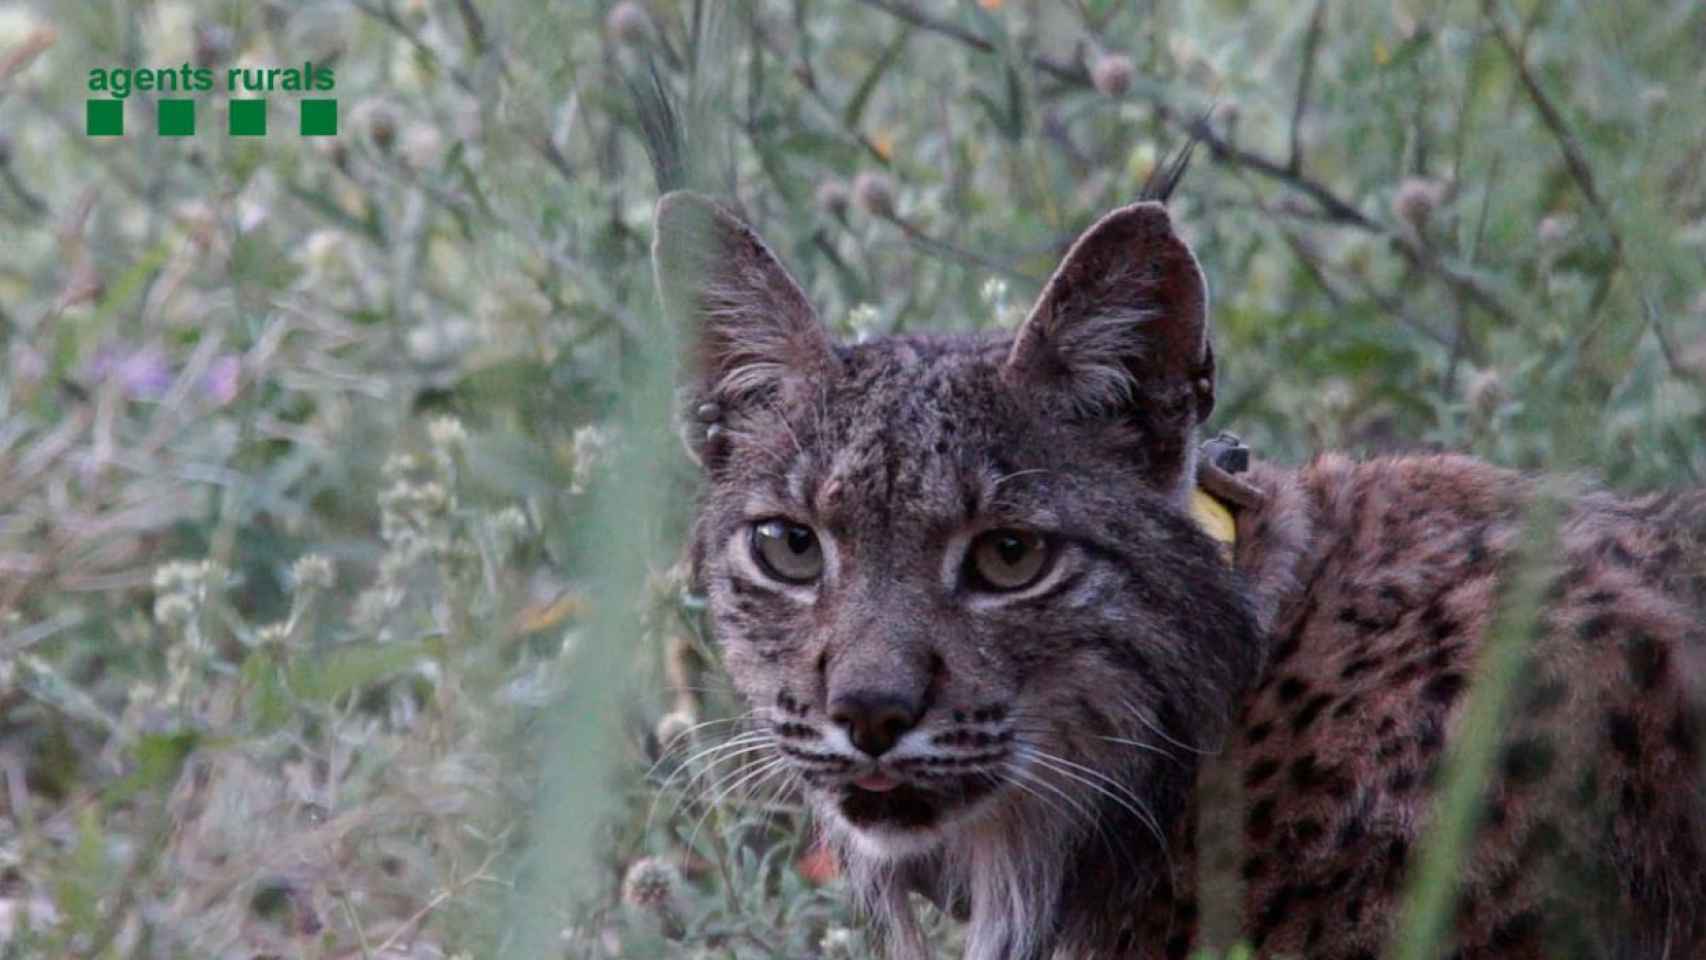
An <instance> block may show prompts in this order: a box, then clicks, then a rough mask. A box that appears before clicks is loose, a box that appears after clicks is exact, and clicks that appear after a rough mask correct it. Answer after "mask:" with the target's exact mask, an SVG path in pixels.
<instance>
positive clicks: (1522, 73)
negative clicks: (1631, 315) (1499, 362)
mask: <svg viewBox="0 0 1706 960" xmlns="http://www.w3.org/2000/svg"><path fill="white" fill-rule="evenodd" d="M1481 8H1482V11H1483V13H1484V14H1485V16H1486V18H1487V23H1488V24H1489V25H1490V26H1491V27H1492V30H1493V37H1494V39H1496V40H1497V41H1498V42H1499V46H1500V47H1501V48H1503V49H1504V52H1505V55H1506V56H1507V57H1509V58H1510V61H1511V65H1512V66H1513V67H1514V68H1515V69H1516V74H1517V79H1518V80H1519V81H1521V83H1522V88H1523V91H1524V92H1525V93H1527V94H1528V99H1529V102H1530V103H1532V104H1534V109H1535V111H1536V112H1537V113H1539V114H1540V120H1541V122H1542V123H1544V124H1545V126H1546V129H1547V131H1548V132H1550V133H1551V134H1552V139H1553V140H1554V141H1556V142H1557V144H1558V152H1559V153H1561V154H1562V155H1563V157H1564V167H1565V168H1566V169H1567V170H1569V172H1570V179H1572V180H1574V181H1575V183H1576V188H1577V189H1579V190H1580V191H1581V192H1582V196H1583V197H1585V198H1586V199H1587V202H1588V206H1590V207H1592V208H1593V211H1594V213H1595V214H1596V215H1598V217H1599V218H1600V221H1601V222H1602V223H1603V224H1604V226H1605V232H1606V236H1607V237H1608V238H1609V239H1610V241H1611V265H1610V266H1609V267H1608V268H1607V269H1606V271H1605V274H1604V275H1603V276H1601V277H1600V281H1599V285H1598V286H1597V287H1596V288H1595V290H1594V293H1593V297H1592V299H1591V301H1590V303H1589V306H1588V316H1589V317H1590V318H1592V317H1596V316H1598V314H1599V312H1600V310H1601V309H1602V308H1603V307H1604V305H1605V301H1606V300H1607V299H1608V298H1609V296H1610V293H1611V284H1612V282H1613V281H1614V279H1615V277H1616V275H1617V272H1618V271H1619V270H1623V271H1626V272H1627V273H1628V274H1629V279H1630V282H1631V283H1633V284H1634V285H1635V299H1636V300H1637V301H1639V303H1640V304H1641V312H1642V314H1643V315H1644V319H1645V320H1646V323H1647V326H1648V327H1649V328H1651V329H1652V331H1653V336H1654V338H1655V339H1656V340H1658V343H1659V353H1660V354H1661V355H1663V357H1664V361H1665V366H1666V367H1667V368H1669V370H1670V372H1671V375H1672V376H1675V377H1677V378H1679V379H1683V380H1690V381H1693V380H1696V379H1697V378H1698V375H1697V374H1695V373H1694V372H1693V371H1691V370H1689V369H1688V367H1686V366H1685V365H1683V363H1682V362H1681V358H1680V357H1679V356H1678V355H1677V352H1676V349H1675V344H1674V343H1672V342H1671V339H1670V332H1669V331H1668V330H1666V329H1665V327H1664V320H1663V318H1661V317H1660V316H1659V312H1658V310H1657V309H1656V308H1655V307H1654V306H1653V303H1652V300H1651V298H1650V297H1649V296H1648V295H1647V291H1646V289H1645V287H1644V284H1643V283H1642V281H1641V277H1640V274H1639V273H1638V272H1637V271H1636V269H1635V267H1634V265H1633V264H1631V263H1630V262H1629V257H1628V255H1627V252H1626V251H1625V248H1624V243H1623V231H1622V229H1621V228H1620V227H1619V226H1618V223H1617V217H1616V216H1615V215H1614V214H1613V213H1612V211H1611V208H1610V207H1609V206H1608V205H1607V204H1606V202H1605V198H1604V197H1603V195H1601V193H1600V192H1599V183H1598V181H1597V180H1596V179H1595V178H1594V173H1593V167H1592V166H1590V165H1589V164H1588V160H1587V156H1586V155H1585V154H1584V153H1583V152H1582V148H1581V145H1580V144H1579V143H1578V142H1577V141H1576V137H1575V135H1574V134H1573V133H1572V132H1571V131H1570V126H1569V123H1568V122H1567V121H1565V119H1564V114H1563V112H1562V111H1560V110H1559V109H1558V107H1557V105H1556V104H1554V103H1553V102H1552V98H1551V97H1548V96H1547V95H1546V91H1545V89H1543V88H1542V87H1541V86H1540V81H1539V79H1537V78H1536V77H1535V76H1534V71H1533V70H1530V69H1529V66H1528V58H1527V56H1526V55H1525V53H1524V51H1523V48H1522V46H1519V45H1518V43H1517V41H1516V39H1515V38H1514V37H1512V35H1511V32H1510V29H1509V28H1508V27H1507V26H1506V25H1505V21H1504V17H1503V16H1502V15H1501V13H1500V10H1499V0H1482V3H1481ZM1603 326H1604V324H1603V323H1600V322H1598V321H1592V322H1590V325H1589V326H1588V328H1587V330H1585V331H1584V332H1583V333H1582V335H1581V337H1580V339H1579V346H1580V347H1581V348H1584V349H1585V348H1586V347H1587V346H1588V345H1589V344H1591V343H1592V342H1593V340H1594V339H1595V337H1597V336H1598V334H1599V332H1600V330H1601V329H1603Z"/></svg>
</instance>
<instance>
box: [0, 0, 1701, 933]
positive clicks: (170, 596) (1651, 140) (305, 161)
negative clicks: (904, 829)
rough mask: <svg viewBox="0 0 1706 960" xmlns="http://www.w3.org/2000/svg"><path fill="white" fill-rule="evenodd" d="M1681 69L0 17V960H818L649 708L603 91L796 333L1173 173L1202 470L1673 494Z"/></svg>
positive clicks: (1586, 43)
mask: <svg viewBox="0 0 1706 960" xmlns="http://www.w3.org/2000/svg"><path fill="white" fill-rule="evenodd" d="M1702 49H1706V8H1703V7H1702V6H1701V5H1700V4H1699V3H1696V2H1693V0H1650V2H1647V3H1642V4H1633V5H1614V4H1594V3H1585V2H1570V0H1560V2H1516V0H1486V2H1432V3H1424V2H1421V0H1390V2H1380V3H1372V4H1365V3H1352V2H1336V3H1326V2H1315V3H1285V2H1279V0H1248V2H1232V0H1216V2H1211V3H1185V2H1178V0H1168V2H1161V0H1146V2H1132V3H1121V2H1116V0H1073V2H1070V3H1054V2H1050V0H1005V2H1003V0H979V2H948V0H862V2H859V3H852V2H847V3H835V4H831V3H826V2H822V0H816V2H813V0H791V2H790V0H763V2H751V3H746V2H730V3H726V4H712V3H699V2H694V0H680V2H675V0H650V2H623V3H619V4H615V5H610V4H604V3H590V2H583V3H573V4H535V3H531V2H525V0H302V2H285V0H199V2H191V0H160V2H127V0H99V2H89V3H62V2H49V0H38V2H25V3H16V2H14V3H5V4H0V346H3V348H4V349H3V351H0V956H8V957H9V956H19V957H24V956H50V955H51V956H87V957H95V956H114V957H118V956H125V957H155V956H160V957H177V956H221V957H223V956H230V957H251V956H274V955H276V956H311V957H363V956H366V957H379V956H393V957H404V956H407V957H439V956H452V955H464V956H469V957H485V956H496V955H513V956H540V955H546V954H562V955H567V956H576V957H594V956H611V955H619V956H630V957H655V956H666V955H678V954H679V955H684V956H719V957H728V956H738V957H771V956H775V957H783V956H786V957H808V956H836V957H850V956H859V955H863V952H864V948H863V947H862V946H860V943H861V941H860V936H861V934H860V933H859V928H858V925H857V923H856V921H855V919H854V918H853V917H852V916H851V915H850V914H849V913H848V911H847V908H846V907H845V905H844V904H843V903H842V902H841V899H840V898H839V896H838V895H837V893H836V890H835V885H834V883H833V882H831V883H829V884H828V885H827V886H825V885H823V883H822V881H824V880H825V877H824V875H823V872H822V869H821V867H822V865H821V863H818V862H817V861H815V860H814V859H813V856H812V854H811V853H810V851H809V849H808V844H807V841H806V840H805V838H804V834H803V832H802V830H803V824H802V821H801V817H800V812H799V810H798V809H797V806H796V804H795V802H794V800H793V799H792V798H791V797H789V796H787V795H785V794H778V795H776V796H767V795H765V792H764V791H756V790H753V789H751V787H752V786H753V785H754V783H755V782H761V781H762V780H763V778H762V777H760V776H756V775H754V776H750V777H749V776H748V771H747V769H746V768H745V767H742V766H741V765H740V763H741V758H740V755H739V754H738V753H735V752H734V751H735V750H736V749H738V748H739V745H740V744H739V742H738V741H732V740H728V739H727V738H726V737H725V736H723V735H722V733H720V731H726V730H728V729H731V728H730V727H729V726H727V725H726V724H727V723H728V722H730V721H728V720H725V719H719V718H723V717H727V716H729V715H728V714H726V713H718V712H717V711H718V710H725V711H726V710H730V709H733V708H732V707H730V706H729V705H728V704H727V700H726V698H724V697H721V696H718V695H715V693H716V688H717V687H718V686H719V685H718V684H717V683H716V681H715V675H714V672H713V673H712V674H711V675H709V676H708V677H707V678H706V680H705V681H704V682H705V683H707V684H709V685H710V687H711V688H712V694H713V695H710V696H705V697H694V698H684V699H681V700H680V701H679V702H673V703H672V702H671V701H670V700H668V698H667V697H666V695H665V694H664V692H663V685H662V684H661V683H660V682H659V677H660V676H661V675H662V674H663V673H664V672H666V671H667V670H669V669H670V668H671V663H670V662H669V661H668V660H667V658H665V657H664V656H663V652H664V651H665V650H666V649H670V648H672V647H673V648H675V649H678V650H686V649H698V650H700V651H701V652H703V651H704V645H703V639H704V638H702V637H700V636H699V635H698V632H697V629H696V616H695V611H694V608H693V604H692V598H691V597H683V596H681V592H680V589H679V584H678V582H677V581H676V580H675V579H674V577H673V575H672V574H671V572H670V570H671V564H672V561H673V560H674V550H675V547H676V545H677V543H678V541H679V525H680V518H681V516H682V511H683V502H684V493H685V491H687V490H688V489H689V485H688V480H689V478H688V476H687V473H686V470H685V466H684V464H683V463H681V462H680V457H678V456H675V455H674V454H673V452H671V453H669V454H668V455H666V454H665V453H664V452H663V451H664V448H663V447H662V446H661V443H662V441H661V439H660V436H661V434H662V433H663V431H664V427H665V426H666V425H665V423H664V420H665V419H666V418H665V414H664V411H663V410H662V404H661V402H660V401H659V399H658V398H659V396H660V395H661V391H660V389H658V387H659V383H658V381H657V371H658V369H659V368H658V366H657V364H656V363H654V362H652V361H655V360H657V359H659V358H657V357H656V356H655V353H656V351H655V350H654V349H653V348H654V347H655V345H656V344H657V343H658V342H659V340H660V338H659V337H658V336H657V332H656V328H655V326H654V324H655V323H656V322H657V320H656V317H655V313H656V311H655V309H654V301H653V294H652V289H651V281H650V275H649V272H648V265H647V262H646V257H647V250H648V244H649V230H650V225H649V223H650V209H651V204H652V202H653V200H654V199H655V197H656V186H655V184H654V182H653V180H652V174H651V171H650V168H649V165H648V163H647V160H646V157H645V154H644V151H643V150H642V147H641V136H640V134H641V130H640V127H639V121H638V118H637V117H636V113H635V107H634V100H633V98H632V96H631V93H630V91H631V89H632V88H633V85H634V84H636V83H647V82H650V81H649V79H647V78H648V77H649V76H650V75H649V74H648V73H647V72H646V69H647V64H653V65H655V68H656V71H657V73H656V75H657V77H658V78H659V79H660V81H661V83H662V84H663V86H664V87H665V89H667V90H668V91H669V93H670V95H671V96H672V97H673V98H674V99H675V101H676V102H677V103H680V104H682V105H684V109H685V111H686V112H685V117H686V119H687V120H688V125H689V143H688V154H689V157H688V159H689V160H690V165H691V167H692V170H693V175H694V177H695V178H696V179H697V180H698V182H699V184H700V185H701V186H702V187H705V188H707V189H711V190H713V191H715V192H718V193H720V194H721V195H723V196H725V197H727V198H732V199H733V200H735V201H736V202H738V204H739V205H740V206H741V208H742V209H743V210H744V211H745V212H746V215H747V216H748V217H749V218H750V219H751V220H752V221H753V222H754V224H755V225H756V226H757V227H758V228H759V230H760V231H761V232H762V233H763V234H764V235H765V236H766V237H767V238H768V239H769V241H770V242H771V243H772V244H773V245H774V246H775V247H776V248H777V250H778V251H779V252H780V253H781V255H782V256H783V258H784V259H785V260H786V261H788V263H789V264H790V265H791V266H792V267H793V269H794V270H795V271H796V273H797V274H798V275H799V277H800V278H801V280H802V282H803V283H804V284H805V285H806V286H807V287H808V289H809V290H810V291H811V292H812V294H813V295H814V297H815V299H816V300H817V302H818V303H819V305H820V306H821V308H822V309H823V311H824V316H825V317H826V318H828V319H829V320H830V321H831V322H832V323H833V324H834V325H836V326H837V328H838V329H839V330H840V331H841V332H842V333H843V334H844V335H846V336H849V337H858V336H868V335H872V334H878V333H882V332H886V331H891V330H899V329H916V328H925V327H932V328H942V329H970V328H974V327H979V326H985V325H989V324H1008V325H1010V324H1012V323H1014V322H1016V321H1017V319H1018V318H1019V317H1021V316H1022V315H1023V313H1024V311H1025V309H1026V307H1027V305H1028V300H1029V297H1030V296H1031V295H1032V294H1033V293H1034V292H1035V291H1036V289H1037V288H1038V286H1039V284H1040V281H1041V279H1042V278H1044V277H1045V276H1046V275H1047V273H1048V271H1049V270H1050V269H1051V267H1052V265H1053V262H1054V260H1055V259H1056V258H1057V257H1058V255H1059V254H1060V252H1061V251H1062V250H1063V248H1064V245H1065V244H1067V243H1068V242H1070V240H1071V239H1072V238H1073V236H1074V235H1075V233H1076V232H1077V231H1078V230H1080V229H1082V228H1083V227H1084V226H1086V225H1087V224H1088V223H1089V222H1091V221H1092V220H1093V219H1094V217H1095V216H1096V215H1097V214H1099V213H1100V212H1102V211H1104V210H1106V209H1108V208H1110V207H1113V206H1116V205H1118V204H1120V203H1123V202H1126V201H1128V200H1130V199H1131V198H1132V197H1133V196H1135V194H1136V193H1137V191H1138V189H1139V188H1140V186H1141V185H1142V183H1143V182H1144V180H1145V179H1146V178H1147V177H1148V175H1149V173H1150V172H1151V171H1152V170H1153V169H1154V167H1155V166H1156V165H1157V164H1158V163H1159V162H1162V161H1163V160H1164V159H1165V158H1166V157H1167V156H1168V155H1169V154H1170V153H1171V152H1172V151H1174V150H1176V149H1178V148H1179V147H1180V146H1181V145H1182V144H1183V143H1184V142H1185V141H1186V139H1187V138H1189V137H1191V136H1196V137H1198V138H1199V139H1200V140H1201V142H1202V143H1201V147H1200V149H1199V152H1198V160H1197V164H1196V166H1195V167H1194V169H1193V170H1192V171H1191V172H1190V174H1189V176H1188V177H1187V178H1186V180H1185V182H1184V184H1183V186H1182V188H1181V189H1180V191H1179V193H1178V195H1177V200H1176V203H1175V209H1176V217H1177V219H1178V221H1179V222H1180V223H1181V224H1182V225H1183V228H1184V230H1185V231H1186V232H1187V234H1188V236H1189V238H1190V239H1191V240H1192V242H1193V243H1194V244H1195V245H1196V247H1197V250H1198V252H1199V254H1200V256H1201V257H1202V259H1203V261H1204V265H1205V269H1206V270H1207V272H1208V274H1209V277H1210V283H1211V288H1212V290H1213V296H1214V321H1215V324H1216V347H1217V355H1218V357H1219V358H1220V370H1221V388H1220V405H1219V408H1218V409H1217V411H1216V416H1215V425H1216V426H1222V427H1225V428H1228V429H1231V430H1234V431H1235V432H1238V433H1240V434H1241V435H1243V436H1244V437H1245V438H1246V439H1247V440H1249V441H1250V442H1251V443H1252V444H1253V446H1255V448H1256V449H1257V451H1258V452H1259V453H1260V454H1262V455H1264V456H1267V457H1270V458H1273V459H1278V460H1282V461H1297V460H1300V459H1302V458H1304V457H1306V456H1307V455H1308V454H1309V453H1310V452H1311V451H1314V450H1318V449H1322V448H1327V447H1341V448H1350V449H1353V450H1358V451H1364V452H1377V451H1386V450H1396V449H1404V448H1416V447H1426V448H1445V449H1459V450H1467V451H1472V452H1475V453H1477V454H1481V455H1484V456H1487V457H1489V458H1491V459H1493V460H1496V461H1498V462H1501V463H1505V464H1510V465H1514V466H1520V467H1523V468H1533V469H1571V470H1573V469H1588V470H1591V471H1593V472H1594V473H1596V474H1597V475H1598V476H1600V477H1601V478H1602V479H1603V480H1605V481H1606V482H1608V483H1611V484H1613V485H1617V486H1622V487H1650V486H1656V485H1665V484H1683V483H1699V482H1700V477H1701V475H1702V473H1706V406H1703V402H1706V390H1703V386H1702V385H1703V382H1706V295H1703V294H1702V291H1703V290H1706V285H1703V284H1702V282H1701V280H1702V275H1703V274H1706V181H1703V174H1702V171H1703V170H1706V97H1703V96H1702V93H1703V92H1706V63H1703V61H1702V60H1701V58H1700V56H1699V52H1700V51H1701V50H1702ZM304 60H311V61H313V62H314V63H316V64H326V65H331V66H334V67H335V70H336V78H337V83H336V91H335V95H336V96H337V98H338V99H339V102H340V108H341V117H340V121H341V132H340V136H338V137H336V138H332V139H307V138H301V137H298V136H296V134H295V129H294V119H295V115H294V106H293V105H292V104H291V103H290V95H278V94H275V95H274V98H273V106H272V133H271V135H269V136H267V137H265V138H260V139H245V140H237V139H231V138H228V137H227V136H225V135H224V132H223V130H224V110H225V104H224V96H223V94H222V93H215V94H208V95H203V96H201V97H200V99H201V101H202V103H201V107H200V113H201V116H200V126H201V132H200V133H199V134H198V135H197V136H194V137H190V138H185V139H173V140H167V139H161V138H158V137H156V136H155V135H154V134H153V132H152V102H153V98H154V97H155V96H156V94H152V93H135V94H133V95H132V97H131V102H130V104H129V106H128V107H127V110H128V116H127V123H128V134H127V135H126V136H125V137H123V138H120V139H96V138H89V137H86V136H84V135H83V101H84V99H85V98H86V97H87V96H88V94H87V92H86V89H87V88H86V82H87V77H88V71H89V70H91V69H95V68H103V69H107V68H113V67H128V68H136V67H169V68H175V67H176V66H178V65H179V64H182V63H190V64H199V65H207V66H212V67H215V68H221V69H222V68H224V67H227V66H240V65H247V66H263V67H265V66H290V65H296V64H299V63H300V62H302V61H304ZM648 371H649V372H650V375H651V377H652V379H651V380H650V381H647V382H648V383H649V387H646V388H642V389H636V388H635V387H634V381H633V379H632V378H634V377H636V376H642V377H643V376H645V375H647V374H648ZM694 692H695V693H697V692H699V691H698V690H697V689H696V690H695V691H694ZM697 723H703V724H705V725H704V726H700V727H696V728H695V727H693V725H694V724H697ZM719 724H725V725H724V726H721V727H720V726H719ZM720 740H721V741H722V749H723V750H724V751H725V752H718V744H719V741H720ZM660 741H667V743H666V744H665V745H666V746H667V747H668V748H669V749H668V751H667V756H664V757H663V758H662V759H661V760H659V754H660V753H663V752H664V750H663V748H662V747H660ZM731 745H732V746H731ZM704 751H710V752H708V753H707V752H704ZM654 761H657V762H656V763H655V765H654ZM648 768H649V769H648ZM938 927H939V933H940V936H941V937H942V938H943V939H944V941H951V940H952V938H953V936H954V934H953V930H952V926H951V924H946V923H940V922H938Z"/></svg>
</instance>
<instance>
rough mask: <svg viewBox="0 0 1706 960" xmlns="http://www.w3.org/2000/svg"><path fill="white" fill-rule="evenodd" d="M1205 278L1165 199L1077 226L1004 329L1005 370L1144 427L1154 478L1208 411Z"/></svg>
mask: <svg viewBox="0 0 1706 960" xmlns="http://www.w3.org/2000/svg"><path fill="white" fill-rule="evenodd" d="M1207 308H1208V288H1207V285H1206V284H1205V282H1204V280H1203V274H1202V269H1201V268H1200V267H1198V266H1197V258H1196V257H1195V256H1194V255H1193V254H1192V253H1191V248H1190V247H1188V246H1186V245H1185V243H1184V241H1182V240H1180V239H1179V237H1178V235H1177V234H1175V233H1174V232H1173V224H1172V221H1171V220H1170V219H1169V218H1168V216H1167V209H1166V208H1165V207H1163V206H1162V205H1161V204H1159V203H1155V202H1152V201H1144V202H1141V203H1134V204H1132V205H1130V206H1127V207H1121V208H1120V209H1118V210H1115V211H1114V212H1112V213H1110V214H1108V215H1107V216H1105V217H1103V218H1102V219H1101V220H1099V221H1097V222H1096V224H1095V225H1093V226H1092V227H1090V229H1088V230H1086V231H1084V234H1083V235H1082V236H1080V237H1079V238H1078V240H1077V242H1075V243H1073V245H1072V249H1070V250H1068V251H1067V253H1066V257H1065V259H1063V260H1062V261H1061V263H1060V266H1059V268H1058V269H1056V270H1055V272H1054V276H1052V277H1050V278H1049V281H1048V285H1047V286H1045V287H1044V288H1043V292H1042V296H1041V297H1039V298H1038V299H1037V304H1036V306H1035V307H1033V308H1032V310H1031V315H1030V317H1029V318H1027V319H1026V320H1025V323H1024V326H1022V327H1021V328H1020V329H1019V333H1018V335H1017V336H1016V337H1015V338H1014V341H1013V349H1012V352H1011V353H1010V354H1009V355H1008V358H1007V366H1006V370H1005V375H1006V376H1007V377H1008V378H1009V379H1010V380H1013V381H1015V382H1022V383H1025V384H1026V385H1027V386H1042V387H1044V388H1045V389H1048V390H1050V391H1056V392H1058V393H1059V394H1061V395H1063V396H1064V397H1065V399H1066V400H1067V402H1068V403H1069V404H1070V405H1071V407H1072V409H1073V410H1074V411H1075V412H1077V413H1079V414H1084V415H1090V416H1110V417H1117V418H1120V419H1129V420H1132V421H1134V422H1135V423H1136V425H1137V426H1139V427H1140V428H1141V429H1142V431H1143V438H1142V439H1143V443H1144V446H1145V448H1146V449H1147V450H1148V451H1150V454H1151V457H1150V459H1151V461H1152V467H1153V470H1152V472H1153V473H1155V474H1156V479H1157V480H1158V481H1164V482H1166V481H1172V480H1177V479H1178V476H1177V474H1179V473H1181V472H1184V473H1188V472H1189V471H1183V470H1182V468H1183V467H1184V466H1186V465H1187V461H1188V460H1189V456H1190V451H1191V449H1192V447H1193V445H1192V444H1191V443H1190V437H1191V430H1192V428H1193V427H1195V426H1196V424H1198V423H1200V422H1202V420H1204V419H1205V418H1206V417H1207V416H1208V414H1209V412H1210V411H1211V410H1213V409H1214V351H1213V349H1212V348H1211V347H1210V345H1209V340H1208V313H1207Z"/></svg>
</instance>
